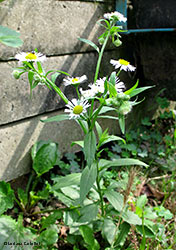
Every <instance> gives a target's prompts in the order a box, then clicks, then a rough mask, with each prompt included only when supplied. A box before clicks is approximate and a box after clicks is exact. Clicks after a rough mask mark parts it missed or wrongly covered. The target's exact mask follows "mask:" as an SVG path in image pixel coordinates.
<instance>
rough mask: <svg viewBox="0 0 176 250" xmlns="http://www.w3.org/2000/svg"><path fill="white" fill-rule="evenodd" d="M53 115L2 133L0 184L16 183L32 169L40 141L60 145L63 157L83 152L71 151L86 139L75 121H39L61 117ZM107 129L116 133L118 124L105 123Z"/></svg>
mask: <svg viewBox="0 0 176 250" xmlns="http://www.w3.org/2000/svg"><path fill="white" fill-rule="evenodd" d="M60 113H62V112H59V111H58V112H51V113H50V114H49V115H40V116H36V117H33V118H31V119H26V120H24V121H21V122H15V123H12V124H10V125H4V126H2V127H1V129H0V134H1V141H0V152H1V154H0V180H5V181H9V180H12V179H15V178H17V177H19V176H21V175H23V174H25V173H28V172H29V171H30V169H31V157H30V149H31V147H32V145H33V144H34V143H35V142H36V141H37V140H46V141H47V140H52V141H54V142H57V143H58V144H59V148H60V151H61V153H65V152H72V151H77V150H78V149H79V150H80V148H79V146H74V147H73V148H71V147H70V144H71V142H72V141H75V140H81V139H82V138H83V135H82V131H81V129H80V128H79V126H78V124H77V123H76V122H75V121H74V120H67V121H62V122H57V123H56V122H54V123H42V122H41V121H40V119H46V118H47V117H51V116H55V115H58V114H60ZM102 125H103V127H104V128H109V130H110V132H111V133H116V132H117V128H118V123H117V121H112V120H108V121H107V120H106V122H105V119H104V120H103V122H102Z"/></svg>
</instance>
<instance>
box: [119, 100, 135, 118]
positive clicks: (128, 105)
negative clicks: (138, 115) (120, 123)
mask: <svg viewBox="0 0 176 250" xmlns="http://www.w3.org/2000/svg"><path fill="white" fill-rule="evenodd" d="M131 109H132V105H131V103H130V102H127V101H126V102H123V103H122V105H121V106H120V108H119V110H118V111H119V113H120V114H121V115H127V114H128V113H129V112H130V111H131Z"/></svg>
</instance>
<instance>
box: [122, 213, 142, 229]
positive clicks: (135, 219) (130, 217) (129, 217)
mask: <svg viewBox="0 0 176 250" xmlns="http://www.w3.org/2000/svg"><path fill="white" fill-rule="evenodd" d="M122 218H123V219H124V221H126V222H127V223H129V224H132V225H142V220H141V219H140V218H139V216H138V215H137V214H135V213H133V212H132V211H130V210H126V211H125V212H123V213H122Z"/></svg>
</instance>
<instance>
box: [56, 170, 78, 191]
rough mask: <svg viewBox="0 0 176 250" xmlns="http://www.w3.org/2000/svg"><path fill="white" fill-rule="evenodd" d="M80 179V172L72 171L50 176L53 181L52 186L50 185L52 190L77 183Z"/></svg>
mask: <svg viewBox="0 0 176 250" xmlns="http://www.w3.org/2000/svg"><path fill="white" fill-rule="evenodd" d="M80 179H81V174H80V173H73V174H68V175H66V176H62V177H61V176H58V177H54V178H52V180H53V181H54V182H55V184H54V186H52V190H58V189H61V188H63V187H68V186H73V185H79V183H80Z"/></svg>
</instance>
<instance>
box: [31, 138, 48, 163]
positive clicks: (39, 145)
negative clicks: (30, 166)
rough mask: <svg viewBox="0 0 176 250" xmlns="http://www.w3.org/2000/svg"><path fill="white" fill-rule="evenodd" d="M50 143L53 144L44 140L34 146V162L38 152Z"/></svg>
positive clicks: (32, 153)
mask: <svg viewBox="0 0 176 250" xmlns="http://www.w3.org/2000/svg"><path fill="white" fill-rule="evenodd" d="M50 142H51V141H43V140H41V141H37V142H36V143H35V144H34V145H33V147H32V149H31V157H32V160H34V158H35V157H36V154H37V152H38V151H39V149H40V148H41V147H42V146H43V145H46V144H48V143H50Z"/></svg>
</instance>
